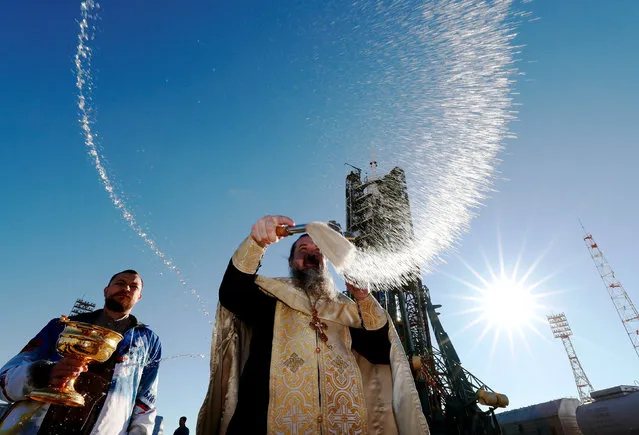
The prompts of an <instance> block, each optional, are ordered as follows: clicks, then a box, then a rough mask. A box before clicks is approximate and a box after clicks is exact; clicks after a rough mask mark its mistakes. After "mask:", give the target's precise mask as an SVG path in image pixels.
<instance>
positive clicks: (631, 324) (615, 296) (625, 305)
mask: <svg viewBox="0 0 639 435" xmlns="http://www.w3.org/2000/svg"><path fill="white" fill-rule="evenodd" d="M581 227H582V228H583V225H582V226H581ZM584 233H585V234H586V235H585V237H584V241H585V242H586V246H587V247H588V251H589V252H590V256H591V257H592V261H594V262H595V266H596V267H597V272H599V276H601V280H602V281H603V283H604V285H605V286H606V289H607V290H608V294H609V295H610V299H612V303H613V305H614V306H615V309H616V310H617V314H619V318H620V319H621V323H622V324H623V327H624V328H625V329H626V334H628V337H629V338H630V342H631V343H632V347H633V348H634V350H635V352H636V353H637V356H639V313H637V309H636V308H635V305H634V304H633V303H632V301H631V300H630V296H628V293H627V292H626V290H625V289H624V288H623V285H621V282H620V281H619V280H618V279H617V277H616V276H615V272H614V271H613V270H612V267H610V264H608V261H607V260H606V257H604V254H603V252H601V249H599V246H598V245H597V243H596V242H595V239H593V237H592V235H591V234H590V233H588V232H586V230H585V229H584Z"/></svg>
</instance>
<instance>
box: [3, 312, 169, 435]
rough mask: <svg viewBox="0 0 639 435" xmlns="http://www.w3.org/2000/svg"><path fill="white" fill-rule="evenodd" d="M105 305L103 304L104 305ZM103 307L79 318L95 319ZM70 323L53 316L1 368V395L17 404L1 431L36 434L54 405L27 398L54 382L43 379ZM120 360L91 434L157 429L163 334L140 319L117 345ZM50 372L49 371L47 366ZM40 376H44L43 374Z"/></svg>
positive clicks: (143, 431) (139, 431)
mask: <svg viewBox="0 0 639 435" xmlns="http://www.w3.org/2000/svg"><path fill="white" fill-rule="evenodd" d="M98 311H99V310H98ZM96 313H98V312H97V311H95V312H93V313H87V314H81V315H79V316H76V317H75V318H73V320H78V321H84V322H89V323H91V321H90V319H92V318H95V317H96ZM63 329H64V325H63V324H62V323H61V322H60V321H59V319H53V320H51V321H50V322H49V323H48V324H47V325H46V326H45V327H44V328H43V329H42V330H41V331H40V332H39V333H38V334H37V335H36V336H35V337H34V338H33V339H32V340H31V341H30V342H29V343H28V344H27V346H26V347H25V348H24V349H22V351H21V352H20V353H19V354H17V355H16V356H14V357H13V358H12V359H11V360H9V362H7V363H6V364H5V365H4V367H2V368H1V369H0V399H1V400H4V401H6V402H9V403H10V404H11V407H10V408H9V410H8V411H7V412H6V413H5V415H4V416H2V417H1V418H0V433H5V431H7V432H8V433H16V434H23V435H35V434H37V433H38V430H39V429H40V426H41V424H42V422H43V420H44V417H45V415H46V413H47V411H48V409H49V405H48V404H46V403H42V402H36V401H34V400H30V399H28V398H27V395H28V394H29V393H30V392H31V391H32V390H34V389H36V388H38V387H42V386H43V384H46V382H48V378H47V379H41V378H42V377H43V376H42V373H43V370H41V368H42V367H43V366H46V365H50V364H52V363H55V362H56V361H58V360H60V359H61V356H60V355H59V354H58V353H57V351H56V349H55V344H56V342H57V340H58V336H59V335H60V333H61V332H62V330H63ZM115 352H116V355H117V359H116V361H117V362H116V363H115V367H114V370H113V376H112V378H111V383H110V385H109V387H108V391H107V392H106V398H105V402H104V404H103V406H102V409H101V410H100V413H99V415H98V418H97V420H96V421H95V424H94V425H93V428H92V430H91V432H90V433H91V434H105V435H116V434H118V435H119V434H151V433H153V427H154V424H155V417H156V409H155V398H156V394H157V384H158V369H159V363H160V359H161V357H162V347H161V344H160V339H159V338H158V336H157V335H156V334H155V333H154V332H153V331H151V329H149V328H148V327H147V326H146V325H143V324H141V323H137V321H136V324H135V326H133V327H132V328H131V329H129V330H128V331H127V332H126V333H125V334H124V338H123V339H122V341H120V343H119V344H118V347H117V349H116V351H115ZM44 372H45V373H47V375H48V371H46V370H45V371H44ZM38 378H40V379H38Z"/></svg>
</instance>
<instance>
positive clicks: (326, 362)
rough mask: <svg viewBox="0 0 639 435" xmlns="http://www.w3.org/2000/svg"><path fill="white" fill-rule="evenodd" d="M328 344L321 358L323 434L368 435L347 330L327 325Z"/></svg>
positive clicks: (334, 324) (359, 380)
mask: <svg viewBox="0 0 639 435" xmlns="http://www.w3.org/2000/svg"><path fill="white" fill-rule="evenodd" d="M328 336H329V342H331V343H334V345H333V349H323V351H322V353H321V358H320V373H322V374H323V376H322V377H321V387H322V405H323V406H322V408H323V421H324V430H325V432H326V433H328V434H336V435H339V434H352V435H363V434H366V433H367V414H366V400H365V398H364V388H363V385H362V376H361V373H360V371H359V366H358V365H357V361H356V360H355V356H354V355H353V353H352V352H351V334H350V332H349V330H348V328H347V327H345V326H342V325H338V324H336V323H329V327H328Z"/></svg>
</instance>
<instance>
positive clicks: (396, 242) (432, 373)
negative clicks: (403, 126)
mask: <svg viewBox="0 0 639 435" xmlns="http://www.w3.org/2000/svg"><path fill="white" fill-rule="evenodd" d="M349 166H350V165H349ZM376 166H377V163H376V162H375V161H374V159H373V161H372V162H371V169H372V171H371V173H372V174H373V175H372V177H371V178H363V177H362V170H361V169H359V168H356V167H354V166H351V168H352V169H353V170H352V171H351V172H350V173H349V174H348V175H347V176H346V233H347V235H348V236H349V237H351V238H352V240H353V242H354V243H355V245H357V246H358V247H359V248H360V249H363V250H369V249H370V250H377V249H380V248H381V249H383V250H385V251H393V250H398V249H400V248H401V247H403V246H405V245H407V244H408V243H409V242H410V241H411V240H412V239H413V225H412V217H411V212H410V203H409V199H408V189H407V186H406V177H405V174H404V171H403V170H402V169H400V168H397V167H396V168H394V169H392V170H391V171H390V172H389V173H388V174H386V175H383V176H381V177H376V176H375V168H376ZM408 278H409V279H406V280H405V281H406V284H404V285H402V286H401V287H396V288H389V289H387V290H385V291H380V292H377V293H376V294H375V296H376V297H377V299H378V300H379V302H380V303H381V304H382V305H383V306H384V307H385V308H386V309H387V310H388V312H389V313H390V314H391V318H392V319H393V323H394V325H395V328H396V330H397V332H398V334H399V336H400V339H401V341H402V344H403V345H404V349H405V350H406V354H407V355H408V358H409V362H410V363H411V366H412V369H413V375H414V378H415V384H416V386H417V391H418V393H419V396H420V400H421V404H422V409H423V411H424V414H425V416H426V419H427V420H428V423H429V426H430V430H431V434H433V435H437V434H446V435H448V434H451V435H461V434H469V435H470V434H473V435H474V434H485V435H489V434H490V435H493V434H499V433H501V431H500V428H499V425H498V423H497V421H496V419H495V418H494V412H493V411H494V408H495V407H504V406H506V405H507V402H508V399H507V397H506V396H504V395H502V394H498V393H495V392H494V391H493V390H491V389H490V388H488V387H487V386H486V385H485V384H484V383H483V382H481V381H480V380H479V379H477V378H476V377H475V376H473V375H472V374H471V373H469V372H468V371H466V370H465V369H464V368H463V367H462V365H461V362H460V360H459V356H458V355H457V352H456V351H455V348H454V347H453V344H452V342H451V341H450V338H449V337H448V334H446V332H445V330H444V328H443V326H442V324H441V322H440V320H439V313H437V312H436V309H437V308H439V307H441V306H440V305H433V303H432V302H431V299H430V291H429V290H428V288H427V287H426V286H425V285H423V283H422V280H421V271H420V270H418V269H416V270H415V271H414V273H412V274H411V275H410V277H408ZM429 320H430V324H431V325H432V327H433V329H432V332H433V336H434V337H435V340H436V341H437V346H438V348H436V347H434V346H433V343H432V340H431V331H430V329H429V324H428V321H429ZM478 403H479V404H482V405H486V406H488V407H489V409H488V410H487V411H483V410H482V409H481V408H479V406H477V404H478Z"/></svg>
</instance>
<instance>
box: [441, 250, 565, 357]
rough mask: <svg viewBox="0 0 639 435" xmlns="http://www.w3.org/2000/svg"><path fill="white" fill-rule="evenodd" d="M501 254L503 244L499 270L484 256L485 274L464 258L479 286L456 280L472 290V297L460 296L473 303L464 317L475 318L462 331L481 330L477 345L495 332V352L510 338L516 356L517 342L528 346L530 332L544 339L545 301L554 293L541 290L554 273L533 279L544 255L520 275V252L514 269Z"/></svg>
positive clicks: (493, 347) (493, 342)
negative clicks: (542, 328) (540, 328)
mask: <svg viewBox="0 0 639 435" xmlns="http://www.w3.org/2000/svg"><path fill="white" fill-rule="evenodd" d="M502 252H503V251H502V248H501V242H500V243H499V266H498V267H497V268H495V267H493V266H492V265H491V264H490V262H489V261H488V260H487V259H486V256H484V259H485V260H486V261H485V262H486V271H485V272H484V273H483V274H481V273H479V272H477V271H476V270H475V269H474V268H473V267H471V266H470V265H468V264H467V263H466V262H465V261H464V260H463V259H461V261H462V263H463V264H464V265H465V266H466V268H467V269H468V270H469V271H470V272H472V274H473V275H474V276H475V277H476V278H477V279H478V281H479V283H478V284H473V283H470V282H467V281H464V280H461V279H458V278H455V277H453V278H454V279H456V280H457V281H459V282H461V283H463V284H465V285H466V287H467V288H469V289H470V290H472V292H471V294H470V295H465V296H459V298H461V299H464V300H467V301H470V302H471V304H472V307H471V308H470V309H467V310H465V311H462V314H471V315H472V316H473V318H472V319H471V320H470V321H469V323H467V324H466V325H465V326H464V327H463V328H462V330H461V331H460V332H464V331H467V330H470V329H471V328H473V329H474V330H475V331H476V330H477V328H481V332H480V333H479V334H478V336H477V340H475V346H479V344H480V343H481V342H482V341H483V340H484V339H485V338H486V337H487V336H489V335H490V334H491V333H492V352H494V351H495V348H496V347H497V345H498V344H499V343H500V339H501V338H507V339H508V341H509V343H510V347H511V351H513V353H514V347H515V346H516V345H517V344H518V343H522V344H523V345H524V346H526V347H528V342H527V336H529V335H530V334H531V333H534V334H537V335H539V336H540V337H542V338H543V337H544V335H543V334H542V333H541V332H540V331H539V329H538V327H543V325H545V324H546V319H545V316H544V315H543V313H544V312H545V311H547V310H548V307H546V306H544V304H543V302H544V298H545V297H546V296H548V295H550V294H552V293H554V292H542V291H541V287H542V284H544V283H545V282H546V281H548V280H549V279H550V278H551V277H552V276H554V275H555V273H552V274H550V275H548V276H546V277H544V278H542V279H539V280H533V279H532V276H533V275H534V272H535V269H536V268H537V266H538V265H539V263H540V261H541V259H542V258H543V254H542V255H541V256H540V257H539V258H538V259H537V260H536V261H534V262H533V264H532V265H531V266H530V267H529V268H528V269H527V270H526V271H525V272H524V273H521V274H520V264H521V253H520V255H519V258H518V259H517V261H516V262H515V265H514V266H513V267H512V269H511V270H508V269H507V268H506V266H505V262H504V259H503V253H502ZM495 269H497V270H498V271H495Z"/></svg>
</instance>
